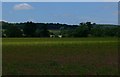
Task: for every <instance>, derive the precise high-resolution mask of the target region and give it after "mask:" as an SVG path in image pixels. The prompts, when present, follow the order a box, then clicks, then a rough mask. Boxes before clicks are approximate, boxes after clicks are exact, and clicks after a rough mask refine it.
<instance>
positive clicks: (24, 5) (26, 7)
mask: <svg viewBox="0 0 120 77" xmlns="http://www.w3.org/2000/svg"><path fill="white" fill-rule="evenodd" d="M13 9H14V10H30V9H33V7H32V6H31V5H29V4H27V3H22V4H16V5H15V6H14V8H13Z"/></svg>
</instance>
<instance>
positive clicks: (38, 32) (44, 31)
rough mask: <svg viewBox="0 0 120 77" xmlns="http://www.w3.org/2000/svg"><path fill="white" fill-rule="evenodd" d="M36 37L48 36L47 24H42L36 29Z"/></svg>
mask: <svg viewBox="0 0 120 77" xmlns="http://www.w3.org/2000/svg"><path fill="white" fill-rule="evenodd" d="M35 34H36V36H37V37H49V35H50V32H49V31H48V29H47V26H45V25H43V26H42V27H41V28H40V29H37V30H36V32H35Z"/></svg>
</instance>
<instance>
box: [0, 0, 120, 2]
mask: <svg viewBox="0 0 120 77" xmlns="http://www.w3.org/2000/svg"><path fill="white" fill-rule="evenodd" d="M1 1H2V2H18V1H19V2H26V1H31V2H118V1H120V0H1Z"/></svg>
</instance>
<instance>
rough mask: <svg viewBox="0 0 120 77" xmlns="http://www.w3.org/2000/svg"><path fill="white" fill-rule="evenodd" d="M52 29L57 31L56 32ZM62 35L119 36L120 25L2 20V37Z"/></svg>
mask: <svg viewBox="0 0 120 77" xmlns="http://www.w3.org/2000/svg"><path fill="white" fill-rule="evenodd" d="M54 30H56V31H58V32H57V33H55V32H54ZM50 35H62V36H63V37H119V36H120V26H118V25H109V24H108V25H107V24H96V23H91V22H85V23H80V24H79V25H67V24H60V23H34V22H31V21H30V22H24V23H8V22H4V21H2V37H50Z"/></svg>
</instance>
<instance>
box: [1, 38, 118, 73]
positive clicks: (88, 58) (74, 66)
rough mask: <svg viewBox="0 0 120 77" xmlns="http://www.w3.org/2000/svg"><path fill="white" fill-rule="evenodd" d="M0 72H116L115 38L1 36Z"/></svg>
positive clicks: (116, 49) (116, 46)
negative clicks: (1, 60)
mask: <svg viewBox="0 0 120 77" xmlns="http://www.w3.org/2000/svg"><path fill="white" fill-rule="evenodd" d="M2 43H3V44H2V49H3V50H2V53H3V75H117V74H118V40H117V38H3V39H2Z"/></svg>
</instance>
